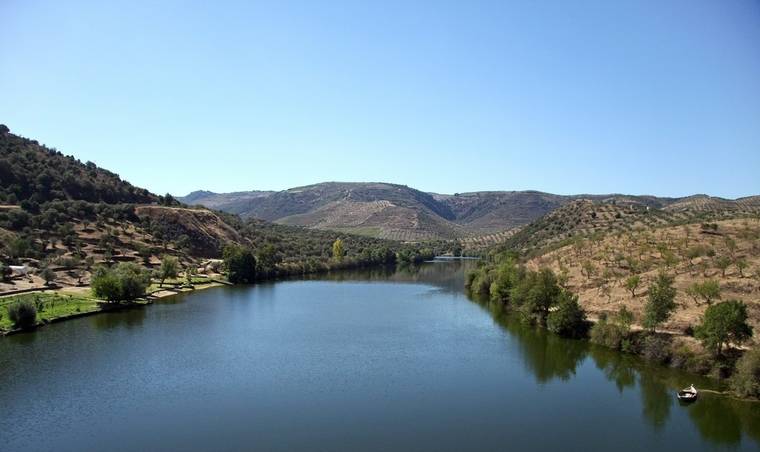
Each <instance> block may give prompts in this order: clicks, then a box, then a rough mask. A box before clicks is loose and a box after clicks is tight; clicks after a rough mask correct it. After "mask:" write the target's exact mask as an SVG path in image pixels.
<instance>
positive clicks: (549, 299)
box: [510, 268, 562, 326]
mask: <svg viewBox="0 0 760 452" xmlns="http://www.w3.org/2000/svg"><path fill="white" fill-rule="evenodd" d="M561 292H562V288H561V287H560V286H559V284H558V283H557V277H556V276H555V275H554V272H552V271H551V270H550V269H548V268H543V269H541V270H539V271H538V272H527V273H526V275H525V277H523V278H522V279H521V280H520V282H519V283H517V284H516V285H515V287H514V288H513V289H512V292H511V294H510V298H511V299H512V302H513V303H515V305H517V306H518V307H519V308H520V312H521V313H522V314H523V318H524V319H526V320H528V321H530V322H536V323H538V324H540V325H543V326H546V318H547V316H548V314H549V309H550V308H551V307H553V306H555V305H556V304H557V302H558V301H559V295H560V293H561Z"/></svg>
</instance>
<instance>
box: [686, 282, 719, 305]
mask: <svg viewBox="0 0 760 452" xmlns="http://www.w3.org/2000/svg"><path fill="white" fill-rule="evenodd" d="M686 293H688V294H689V295H690V296H691V297H692V298H694V299H695V300H696V299H697V298H701V299H702V300H704V302H705V303H707V304H708V305H709V304H712V302H713V300H719V299H720V284H719V283H718V281H716V280H714V279H708V280H706V281H703V282H701V283H694V284H692V285H691V286H689V288H688V289H686Z"/></svg>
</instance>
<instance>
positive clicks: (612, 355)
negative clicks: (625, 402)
mask: <svg viewBox="0 0 760 452" xmlns="http://www.w3.org/2000/svg"><path fill="white" fill-rule="evenodd" d="M590 350H591V357H592V358H593V359H594V363H595V364H596V367H597V369H599V370H601V371H602V372H603V373H604V376H605V377H607V379H608V380H610V381H612V382H614V383H615V386H617V389H618V391H619V392H621V393H622V392H623V389H625V388H631V387H633V386H634V385H635V384H636V371H635V370H634V368H633V365H632V364H633V363H632V361H633V357H631V356H629V355H623V354H621V353H618V352H616V351H614V350H611V349H609V348H606V347H600V346H591V348H590Z"/></svg>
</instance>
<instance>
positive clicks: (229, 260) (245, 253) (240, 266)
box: [222, 245, 256, 284]
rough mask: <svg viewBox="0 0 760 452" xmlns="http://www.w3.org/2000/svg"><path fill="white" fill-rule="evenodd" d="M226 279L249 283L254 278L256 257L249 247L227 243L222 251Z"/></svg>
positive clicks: (236, 282) (233, 281)
mask: <svg viewBox="0 0 760 452" xmlns="http://www.w3.org/2000/svg"><path fill="white" fill-rule="evenodd" d="M222 255H223V258H224V266H225V268H226V269H227V279H229V280H230V282H231V283H234V284H239V283H243V284H250V283H253V282H254V281H255V280H256V258H255V257H254V256H253V252H251V250H250V249H248V248H245V247H242V246H239V245H228V246H226V247H225V248H224V251H223V253H222Z"/></svg>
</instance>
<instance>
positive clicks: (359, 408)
mask: <svg viewBox="0 0 760 452" xmlns="http://www.w3.org/2000/svg"><path fill="white" fill-rule="evenodd" d="M468 265H472V263H469V262H459V261H453V262H438V263H427V264H424V265H422V266H420V267H418V268H414V269H411V268H407V269H402V270H398V271H394V270H387V269H386V270H374V271H361V272H347V273H339V274H334V275H324V276H320V277H315V278H313V279H309V280H288V281H279V282H272V283H262V284H258V285H255V286H250V287H225V288H218V289H210V290H206V291H199V292H198V293H194V294H189V295H181V296H177V297H174V298H172V299H169V300H166V301H161V302H158V303H156V304H154V305H152V306H147V307H143V308H135V309H132V310H128V311H122V312H115V313H107V314H99V315H96V316H92V317H86V318H81V319H76V320H71V321H67V322H62V323H59V324H54V325H50V326H47V327H45V328H43V329H41V330H39V331H37V332H33V333H26V334H21V335H16V336H10V337H6V338H0V450H3V451H6V450H7V451H16V450H19V451H21V450H23V451H26V450H51V451H53V450H55V451H65V450H70V451H83V450H98V451H103V450H109V451H112V450H161V449H163V450H182V451H193V450H215V451H216V450H266V451H269V450H283V451H285V450H287V451H292V450H310V451H312V450H330V451H343V450H345V451H358V450H383V451H385V450H415V451H424V450H429V451H462V450H578V451H588V450H714V449H727V450H758V448H759V447H760V404H758V403H748V402H740V401H736V400H732V399H730V398H727V397H724V396H720V395H715V394H704V395H702V396H701V397H700V400H698V401H697V402H696V403H694V404H693V405H690V406H683V405H680V404H679V403H678V402H677V401H676V400H675V397H674V390H675V389H676V388H678V387H682V386H686V385H688V384H690V383H694V384H695V385H697V386H698V387H700V386H701V387H709V386H711V385H712V383H711V382H708V381H705V380H702V379H699V378H697V377H694V376H691V375H688V374H683V373H680V372H677V371H673V370H670V369H666V368H662V367H658V366H650V365H647V364H646V363H644V362H643V361H641V360H639V359H637V358H635V357H632V356H627V355H622V354H619V353H616V352H612V351H610V350H606V349H603V348H598V347H593V346H590V345H589V344H588V343H586V342H583V341H574V340H565V339H561V338H559V337H556V336H554V335H551V334H548V333H546V332H545V331H541V330H536V329H534V328H528V327H525V326H524V325H522V324H520V323H519V322H518V321H516V320H514V319H512V318H510V316H508V315H505V314H503V313H500V312H494V311H493V310H492V309H490V308H489V306H488V305H487V304H480V303H477V302H475V301H472V300H470V299H468V298H467V296H466V295H465V294H464V290H463V271H464V270H465V267H466V266H468Z"/></svg>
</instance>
